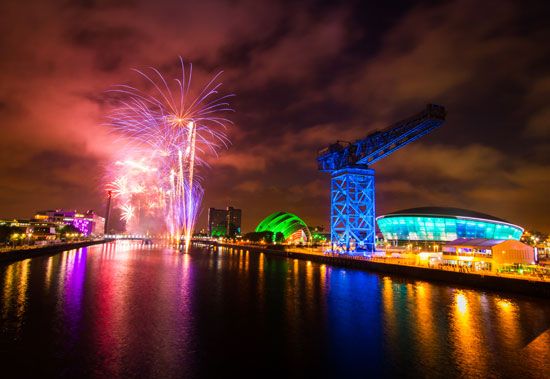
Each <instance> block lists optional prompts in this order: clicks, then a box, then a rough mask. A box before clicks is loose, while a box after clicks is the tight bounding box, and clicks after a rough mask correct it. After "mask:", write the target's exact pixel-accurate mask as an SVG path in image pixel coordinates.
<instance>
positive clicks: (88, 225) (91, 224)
mask: <svg viewBox="0 0 550 379" xmlns="http://www.w3.org/2000/svg"><path fill="white" fill-rule="evenodd" d="M33 221H34V222H47V223H52V224H54V225H57V226H62V225H72V226H74V227H75V228H76V229H78V230H79V231H80V233H82V234H83V235H85V236H90V235H101V234H103V231H104V228H105V218H103V217H101V216H98V215H97V214H96V213H95V212H94V211H93V210H88V211H86V213H78V212H77V211H76V210H63V209H55V210H45V211H38V212H36V214H35V215H34V217H33Z"/></svg>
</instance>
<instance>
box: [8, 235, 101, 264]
mask: <svg viewBox="0 0 550 379" xmlns="http://www.w3.org/2000/svg"><path fill="white" fill-rule="evenodd" d="M110 241H112V240H111V239H97V240H90V241H79V242H68V243H58V244H52V245H45V246H39V247H27V248H22V249H12V250H8V251H3V252H1V253H0V264H2V263H4V262H14V261H20V260H23V259H28V258H33V257H38V256H42V255H53V254H57V253H61V252H62V251H67V250H73V249H79V248H81V247H86V246H91V245H98V244H101V243H105V242H110Z"/></svg>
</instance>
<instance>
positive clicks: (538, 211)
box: [0, 0, 550, 231]
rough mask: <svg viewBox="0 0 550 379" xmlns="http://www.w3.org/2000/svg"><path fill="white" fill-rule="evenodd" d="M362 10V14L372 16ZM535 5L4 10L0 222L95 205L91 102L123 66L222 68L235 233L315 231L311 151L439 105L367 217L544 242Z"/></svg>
mask: <svg viewBox="0 0 550 379" xmlns="http://www.w3.org/2000/svg"><path fill="white" fill-rule="evenodd" d="M369 3H372V4H370V5H369ZM548 4H549V3H548V2H545V1H540V2H534V1H516V2H512V1H505V0H498V1H467V0H457V1H445V2H436V1H395V2H389V1H388V2H380V1H378V2H367V1H361V0H358V1H349V2H347V3H336V2H334V3H332V2H330V1H318V2H315V1H310V2H306V1H300V2H295V1H286V2H285V1H283V2H275V1H266V2H261V1H257V0H249V1H235V0H231V1H229V0H228V1H208V0H202V1H200V2H199V1H196V2H191V1H188V2H185V1H166V0H164V1H163V0H156V1H148V0H142V1H137V0H136V1H133V0H125V1H121V0H118V1H117V0H112V1H110V0H105V1H93V0H88V1H86V0H83V1H69V0H64V1H9V0H8V1H3V2H2V3H1V5H0V56H1V59H0V130H1V139H0V155H1V159H0V218H7V217H23V218H24V217H30V216H31V215H32V214H33V212H34V211H35V210H38V209H52V208H76V209H80V210H85V209H96V210H98V211H99V213H100V214H102V213H103V210H104V207H105V206H104V200H105V199H104V191H103V176H104V170H105V167H106V165H108V164H109V162H111V161H112V159H113V156H114V155H116V152H117V145H116V143H114V142H113V141H114V138H113V135H112V132H110V130H109V128H108V127H106V126H105V118H106V115H107V111H108V109H107V108H108V105H107V103H108V101H107V100H106V97H107V96H108V95H107V93H106V91H107V90H108V89H109V88H111V87H112V86H113V85H115V84H119V83H134V84H135V83H137V82H135V80H136V75H135V73H133V72H132V71H131V69H132V68H143V67H147V66H155V67H158V68H160V69H162V70H163V72H171V71H173V72H176V70H177V67H178V66H177V65H178V56H182V57H183V58H184V60H186V61H187V62H193V64H194V68H195V72H196V77H195V78H196V81H197V83H198V84H199V83H201V79H202V78H206V77H207V75H208V76H211V75H213V74H215V73H216V72H217V71H219V70H223V71H224V74H223V82H224V86H223V88H224V90H225V91H227V92H232V93H235V94H236V97H235V98H234V100H233V101H232V106H233V108H234V109H235V111H236V112H235V114H234V115H232V116H231V118H232V119H233V121H234V122H235V126H234V127H233V128H232V129H231V130H230V136H231V140H232V146H231V147H230V149H229V150H227V151H224V152H222V153H221V156H220V158H219V160H217V161H215V162H213V165H212V168H211V169H210V170H209V172H208V173H206V174H205V175H204V176H205V181H204V185H205V188H206V195H205V199H204V201H203V211H202V214H201V218H200V220H199V227H203V226H204V225H205V223H206V208H208V207H212V206H213V207H225V206H227V205H233V206H235V207H238V208H242V209H243V230H244V231H248V230H250V229H252V228H253V227H254V226H255V225H256V224H257V223H258V222H259V221H260V220H261V219H262V218H263V217H265V216H267V215H268V214H270V213H272V212H275V211H278V210H282V211H289V212H293V213H296V214H297V215H298V216H300V217H302V218H303V219H304V220H305V221H306V222H307V223H308V224H309V225H325V226H328V218H329V177H330V176H329V174H323V173H319V172H318V171H317V168H316V160H315V158H316V155H317V150H318V149H320V148H322V147H324V146H326V145H328V144H329V143H332V142H335V141H336V140H355V139H358V138H361V137H363V136H365V135H366V134H368V133H369V132H371V131H374V130H376V129H379V128H383V127H385V126H387V125H389V124H391V123H393V122H395V121H398V120H400V119H402V118H405V117H408V116H409V115H411V114H413V113H416V112H418V111H420V110H422V109H423V108H424V107H425V104H426V103H429V102H433V103H437V104H442V105H444V106H445V107H446V108H447V110H448V117H447V122H446V123H445V124H444V125H443V126H442V127H441V128H439V129H438V130H436V131H435V132H433V133H431V134H430V135H428V136H426V137H424V138H422V139H421V140H419V141H417V142H415V143H413V144H411V145H409V146H407V147H405V148H403V149H402V150H400V151H398V152H397V153H395V154H393V155H391V156H389V157H387V158H386V159H384V160H382V161H380V162H379V163H377V164H375V165H374V166H373V168H375V169H376V171H377V177H376V179H377V199H376V201H377V213H378V214H383V213H385V212H390V211H395V210H398V209H402V208H409V207H417V206H428V205H432V206H454V207H461V208H467V209H472V210H476V211H480V212H484V213H489V214H492V215H494V216H497V217H500V218H504V219H506V220H509V221H510V222H513V223H517V224H519V225H522V226H525V227H527V228H535V229H539V230H543V231H550V217H549V214H550V200H549V198H550V193H549V192H550V101H549V100H550V42H549V41H550V23H549V22H548V20H549V19H550V11H549V10H550V9H549V8H550V7H549V6H548Z"/></svg>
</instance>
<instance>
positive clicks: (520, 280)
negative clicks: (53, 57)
mask: <svg viewBox="0 0 550 379" xmlns="http://www.w3.org/2000/svg"><path fill="white" fill-rule="evenodd" d="M193 243H196V244H198V245H200V244H205V245H211V246H223V247H229V248H234V249H243V250H248V251H250V252H252V253H258V254H259V253H265V254H267V255H272V256H279V257H286V258H293V259H304V260H309V261H312V262H318V263H324V264H330V265H334V266H340V267H350V268H357V269H363V270H368V271H374V272H379V273H382V274H390V275H397V276H403V277H410V278H414V279H420V280H425V281H436V282H444V283H448V284H455V285H458V286H464V287H472V288H476V289H481V290H488V291H495V292H511V293H516V294H521V295H527V296H536V297H545V298H550V281H548V280H541V279H538V278H535V277H522V276H512V275H504V274H498V275H496V274H492V273H488V272H479V273H477V272H460V271H452V270H445V269H439V268H432V267H427V266H418V265H411V264H405V263H403V262H401V263H394V262H390V261H389V260H385V261H384V260H383V259H380V258H368V257H363V256H349V255H337V254H334V255H333V254H324V253H323V252H318V251H313V250H312V251H307V250H306V249H299V250H294V249H292V250H284V249H274V248H272V247H267V246H266V247H263V246H258V245H241V244H232V243H226V242H223V243H221V242H218V241H207V240H196V241H194V242H193ZM281 247H282V246H281Z"/></svg>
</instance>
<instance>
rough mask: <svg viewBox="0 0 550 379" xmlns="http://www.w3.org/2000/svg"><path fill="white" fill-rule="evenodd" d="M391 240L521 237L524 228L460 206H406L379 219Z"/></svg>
mask: <svg viewBox="0 0 550 379" xmlns="http://www.w3.org/2000/svg"><path fill="white" fill-rule="evenodd" d="M376 221H377V223H378V227H379V228H380V231H381V232H382V234H383V235H384V238H385V239H388V240H402V241H407V240H408V241H452V240H455V239H457V238H486V239H502V240H506V239H514V240H519V239H520V237H521V235H522V234H523V228H521V227H520V226H517V225H514V224H511V223H509V222H507V221H505V220H503V219H500V218H497V217H494V216H490V215H487V214H484V213H480V212H475V211H470V210H467V209H460V208H444V207H422V208H411V209H404V210H400V211H396V212H392V213H389V214H387V215H384V216H380V217H378V218H377V219H376Z"/></svg>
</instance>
